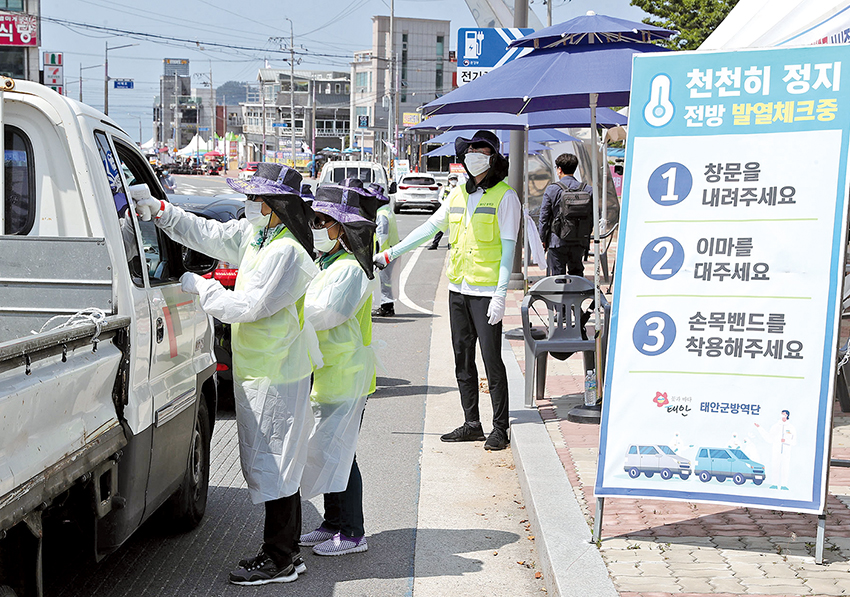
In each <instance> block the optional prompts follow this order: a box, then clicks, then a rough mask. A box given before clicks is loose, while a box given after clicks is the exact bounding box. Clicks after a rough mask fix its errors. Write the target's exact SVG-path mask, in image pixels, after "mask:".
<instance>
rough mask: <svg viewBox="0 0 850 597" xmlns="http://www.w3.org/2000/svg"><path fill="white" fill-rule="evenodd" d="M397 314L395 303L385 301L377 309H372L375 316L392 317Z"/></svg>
mask: <svg viewBox="0 0 850 597" xmlns="http://www.w3.org/2000/svg"><path fill="white" fill-rule="evenodd" d="M393 315H395V305H394V304H393V303H384V304H383V305H381V306H380V307H378V308H377V309H373V310H372V316H373V317H392V316H393Z"/></svg>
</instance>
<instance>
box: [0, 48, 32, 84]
mask: <svg viewBox="0 0 850 597" xmlns="http://www.w3.org/2000/svg"><path fill="white" fill-rule="evenodd" d="M25 51H26V50H24V49H23V48H0V75H5V76H7V77H12V78H15V79H25V78H26V69H25V65H24V52H25Z"/></svg>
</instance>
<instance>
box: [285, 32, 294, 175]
mask: <svg viewBox="0 0 850 597" xmlns="http://www.w3.org/2000/svg"><path fill="white" fill-rule="evenodd" d="M286 20H287V21H289V143H290V147H289V151H290V152H291V153H292V169H293V170H294V169H295V34H294V33H293V26H292V19H290V18H289V17H286Z"/></svg>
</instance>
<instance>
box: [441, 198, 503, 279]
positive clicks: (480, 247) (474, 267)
mask: <svg viewBox="0 0 850 597" xmlns="http://www.w3.org/2000/svg"><path fill="white" fill-rule="evenodd" d="M510 188H511V187H509V186H508V185H507V183H505V182H504V181H503V182H499V183H498V184H497V185H496V186H494V187H492V188H489V189H487V190H485V191H484V195H483V196H482V197H481V200H480V201H479V202H478V205H477V206H476V208H475V211H474V212H472V213H471V214H470V217H469V218H468V219H467V220H466V221H464V220H465V217H466V207H467V204H468V203H469V193H467V192H466V185H458V186H457V187H456V188H455V189H454V190H453V191H452V192H451V194H450V195H449V196H448V199H446V201H448V204H449V205H448V209H449V242H450V243H451V254H450V261H449V267H448V270H447V271H446V275H448V277H449V280H450V281H451V282H452V283H454V284H460V283H461V282H463V281H464V280H465V281H466V283H467V284H471V285H473V286H496V285H497V284H498V283H499V263H500V261H501V259H502V238H501V236H500V234H499V218H498V212H499V205H500V204H501V203H502V198H503V197H504V196H505V193H506V192H507V191H508V190H510Z"/></svg>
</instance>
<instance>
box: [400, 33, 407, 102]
mask: <svg viewBox="0 0 850 597" xmlns="http://www.w3.org/2000/svg"><path fill="white" fill-rule="evenodd" d="M405 87H407V33H402V34H401V101H402V102H406V101H407V92H406V91H405V89H404V88H405Z"/></svg>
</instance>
